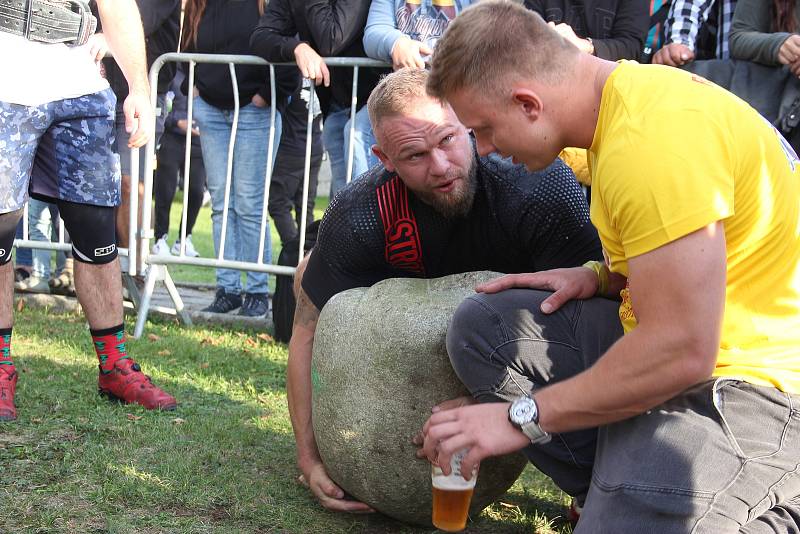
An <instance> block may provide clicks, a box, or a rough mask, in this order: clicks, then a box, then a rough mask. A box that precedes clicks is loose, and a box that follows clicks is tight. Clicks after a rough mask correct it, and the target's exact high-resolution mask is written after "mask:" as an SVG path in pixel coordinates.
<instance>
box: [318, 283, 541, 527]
mask: <svg viewBox="0 0 800 534" xmlns="http://www.w3.org/2000/svg"><path fill="white" fill-rule="evenodd" d="M495 276H497V273H491V272H477V273H465V274H458V275H452V276H446V277H443V278H437V279H430V280H423V279H413V278H395V279H390V280H384V281H382V282H379V283H377V284H375V285H374V286H372V287H371V288H358V289H351V290H348V291H345V292H342V293H340V294H338V295H336V296H335V297H334V298H333V299H331V300H330V301H329V302H328V304H327V305H326V306H325V308H324V309H323V310H322V313H321V315H320V318H319V323H318V326H317V330H316V335H315V338H314V354H313V363H312V382H313V392H314V394H313V421H314V434H315V436H316V439H317V445H318V446H319V451H320V454H321V455H322V459H323V461H324V462H325V465H326V467H327V469H328V473H329V474H330V476H331V478H333V480H335V481H336V483H338V484H339V485H340V486H341V487H342V488H343V489H344V490H345V491H347V492H348V493H349V494H351V495H353V496H354V497H355V498H357V499H358V500H360V501H363V502H365V503H367V504H369V505H370V506H372V507H373V508H375V509H376V510H379V511H380V512H383V513H384V514H386V515H389V516H391V517H394V518H396V519H399V520H401V521H407V522H411V523H417V524H421V525H430V524H431V479H430V464H429V463H428V462H427V461H426V460H420V459H417V458H416V457H415V451H416V447H415V446H414V445H413V444H412V443H411V438H412V437H413V436H414V435H415V434H416V433H417V432H418V431H419V430H420V429H421V428H422V424H423V423H424V422H425V421H426V420H427V418H428V417H429V416H430V413H431V412H430V410H431V407H432V406H434V405H435V404H438V403H439V402H442V401H444V400H447V399H451V398H455V397H458V396H461V395H466V394H468V393H467V391H466V389H465V388H464V386H463V385H462V384H461V382H460V381H459V380H458V378H457V377H456V375H455V373H454V372H453V369H452V367H451V366H450V361H449V359H448V357H447V351H446V350H445V334H446V331H447V325H448V323H449V322H450V319H451V317H452V315H453V312H454V311H455V309H456V307H457V306H458V304H459V303H460V302H461V301H462V300H463V299H464V298H465V297H466V296H468V295H470V294H472V293H473V288H474V287H475V285H476V284H478V283H479V282H481V281H484V280H488V279H491V278H493V277H495ZM524 466H525V458H524V456H522V455H521V454H515V455H509V456H505V457H502V458H492V459H487V460H484V462H483V463H482V465H481V469H480V474H479V476H478V483H477V487H476V489H475V495H474V497H473V500H472V508H471V513H472V514H477V513H478V512H479V511H480V510H481V509H483V508H484V507H486V506H487V505H489V504H490V503H491V502H492V501H494V500H495V499H497V498H498V497H499V496H500V495H502V494H503V493H504V492H505V491H506V490H507V489H508V488H509V487H510V486H511V485H512V484H513V483H514V481H515V480H516V479H517V477H518V476H519V474H520V472H521V471H522V469H523V468H524Z"/></svg>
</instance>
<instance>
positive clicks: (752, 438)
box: [447, 289, 800, 534]
mask: <svg viewBox="0 0 800 534" xmlns="http://www.w3.org/2000/svg"><path fill="white" fill-rule="evenodd" d="M548 295H549V293H547V292H542V291H534V290H525V289H513V290H508V291H504V292H502V293H498V294H493V295H489V294H477V295H474V296H471V297H469V298H467V299H466V300H465V301H464V303H462V304H461V306H460V307H459V308H458V309H457V311H456V313H455V316H454V317H453V321H452V324H451V326H450V328H449V330H448V334H447V350H448V353H449V354H450V359H451V361H452V363H453V367H454V369H455V371H456V373H457V374H458V376H459V377H460V378H461V380H462V381H463V382H464V384H465V385H466V386H467V388H468V389H469V390H470V392H471V393H472V394H473V396H475V397H476V398H477V399H478V400H479V401H481V402H497V401H508V400H511V399H513V398H515V397H517V396H519V395H523V394H528V393H529V392H531V391H535V390H536V389H537V388H540V387H543V386H545V385H547V384H550V383H555V382H558V381H560V380H564V379H566V378H569V377H570V376H573V375H575V374H576V373H579V372H581V371H582V370H584V369H586V368H588V367H590V366H591V365H592V364H593V363H594V362H595V361H597V359H598V358H599V357H600V356H601V355H602V354H603V353H604V352H605V351H606V350H607V349H608V347H610V346H611V345H612V344H613V343H614V341H616V339H618V338H619V337H620V336H621V335H622V327H621V326H620V324H619V319H618V317H617V307H618V303H617V302H613V301H610V300H606V299H601V298H595V299H590V300H584V301H574V302H570V303H568V304H566V305H565V306H564V307H563V308H562V309H561V310H559V311H558V312H557V313H554V314H551V315H545V314H543V313H542V312H541V311H540V310H539V305H540V304H541V301H542V300H543V299H544V298H546V297H547V296H548ZM798 350H800V348H799V349H798ZM617 386H618V385H617V384H608V387H612V388H613V387H617ZM799 407H800V396H793V395H787V394H785V393H782V392H780V391H778V390H777V389H775V388H771V387H762V386H754V385H751V384H747V383H745V382H741V381H738V380H733V379H729V378H718V379H712V380H709V381H707V382H704V383H702V384H698V385H697V386H695V387H693V388H691V389H689V390H687V391H685V392H684V393H682V394H680V395H678V396H677V397H675V398H673V399H671V400H669V401H667V402H665V403H663V404H662V405H660V406H658V407H656V408H654V409H652V410H650V411H648V412H646V413H644V414H642V415H639V416H637V417H633V418H631V419H627V420H625V421H621V422H619V423H615V424H612V425H608V426H605V427H601V428H600V429H591V430H583V431H578V432H569V433H564V434H557V435H554V436H553V440H552V441H551V442H550V443H548V444H545V445H540V446H533V445H531V446H529V447H527V448H526V449H525V451H524V452H525V454H526V455H527V456H528V458H529V459H530V461H531V462H532V463H533V464H534V465H535V466H536V467H537V468H538V469H539V470H540V471H542V472H543V473H545V474H546V475H548V476H550V477H551V478H552V479H553V481H554V482H555V483H556V484H557V485H558V486H559V487H560V488H561V489H563V490H564V491H565V492H566V493H568V494H570V495H572V496H573V497H575V498H577V499H578V501H579V502H584V501H585V504H584V508H583V513H582V515H581V520H580V522H579V523H578V526H577V528H576V530H575V532H576V533H609V534H621V533H625V534H633V533H639V532H641V533H648V534H654V533H657V534H668V533H676V534H677V533H681V534H682V533H688V532H692V533H710V534H723V533H736V532H746V533H751V534H752V533H768V532H780V533H800V528H799V527H798V525H800V476H798V471H800V412H798V409H799Z"/></svg>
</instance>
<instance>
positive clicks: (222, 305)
mask: <svg viewBox="0 0 800 534" xmlns="http://www.w3.org/2000/svg"><path fill="white" fill-rule="evenodd" d="M241 305H242V297H241V295H237V294H236V293H226V292H225V290H224V289H222V288H220V289H217V294H216V295H214V302H212V303H211V304H209V305H208V306H206V307H205V308H203V309H202V310H201V311H204V312H211V313H228V312H230V311H233V310H235V309H236V308H238V307H239V306H241Z"/></svg>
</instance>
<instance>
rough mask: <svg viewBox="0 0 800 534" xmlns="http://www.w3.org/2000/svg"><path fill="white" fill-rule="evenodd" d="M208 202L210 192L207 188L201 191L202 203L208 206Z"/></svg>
mask: <svg viewBox="0 0 800 534" xmlns="http://www.w3.org/2000/svg"><path fill="white" fill-rule="evenodd" d="M210 202H211V193H209V192H208V189H206V190H205V191H203V204H202V205H203V206H208V204H209V203H210Z"/></svg>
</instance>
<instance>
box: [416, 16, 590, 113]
mask: <svg viewBox="0 0 800 534" xmlns="http://www.w3.org/2000/svg"><path fill="white" fill-rule="evenodd" d="M578 54H580V52H579V50H578V49H577V47H575V46H574V45H572V44H571V43H570V42H569V41H567V40H566V39H564V38H563V37H561V36H560V35H558V33H556V32H555V30H553V29H552V28H550V27H548V25H547V23H545V21H544V20H542V18H541V17H540V16H539V15H537V14H536V13H534V12H533V11H529V10H528V9H526V8H524V7H523V6H521V5H519V4H517V3H515V2H511V1H508V0H486V1H483V2H479V3H477V4H473V5H472V6H470V7H469V8H467V9H465V10H464V11H462V12H461V14H460V15H458V16H457V17H456V18H455V19H454V20H453V21H452V22H451V23H450V25H449V26H448V28H447V31H445V33H444V36H443V37H442V38H441V39H440V40H439V42H437V43H436V49H435V50H434V53H433V58H432V59H431V74H430V76H429V77H428V87H427V90H428V93H429V94H430V95H431V96H434V97H436V98H439V99H442V100H444V99H445V98H446V97H447V95H450V94H453V92H455V91H458V90H460V89H470V90H476V91H477V92H479V93H481V94H497V93H499V92H500V91H501V90H502V89H503V88H507V87H508V85H509V82H510V81H514V80H516V79H519V78H523V77H525V78H535V79H537V80H540V81H542V82H545V83H551V84H555V83H558V82H559V81H561V80H562V79H563V78H564V76H565V74H566V73H567V72H568V71H569V65H570V64H571V63H572V62H573V61H574V59H576V58H577V57H578Z"/></svg>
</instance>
